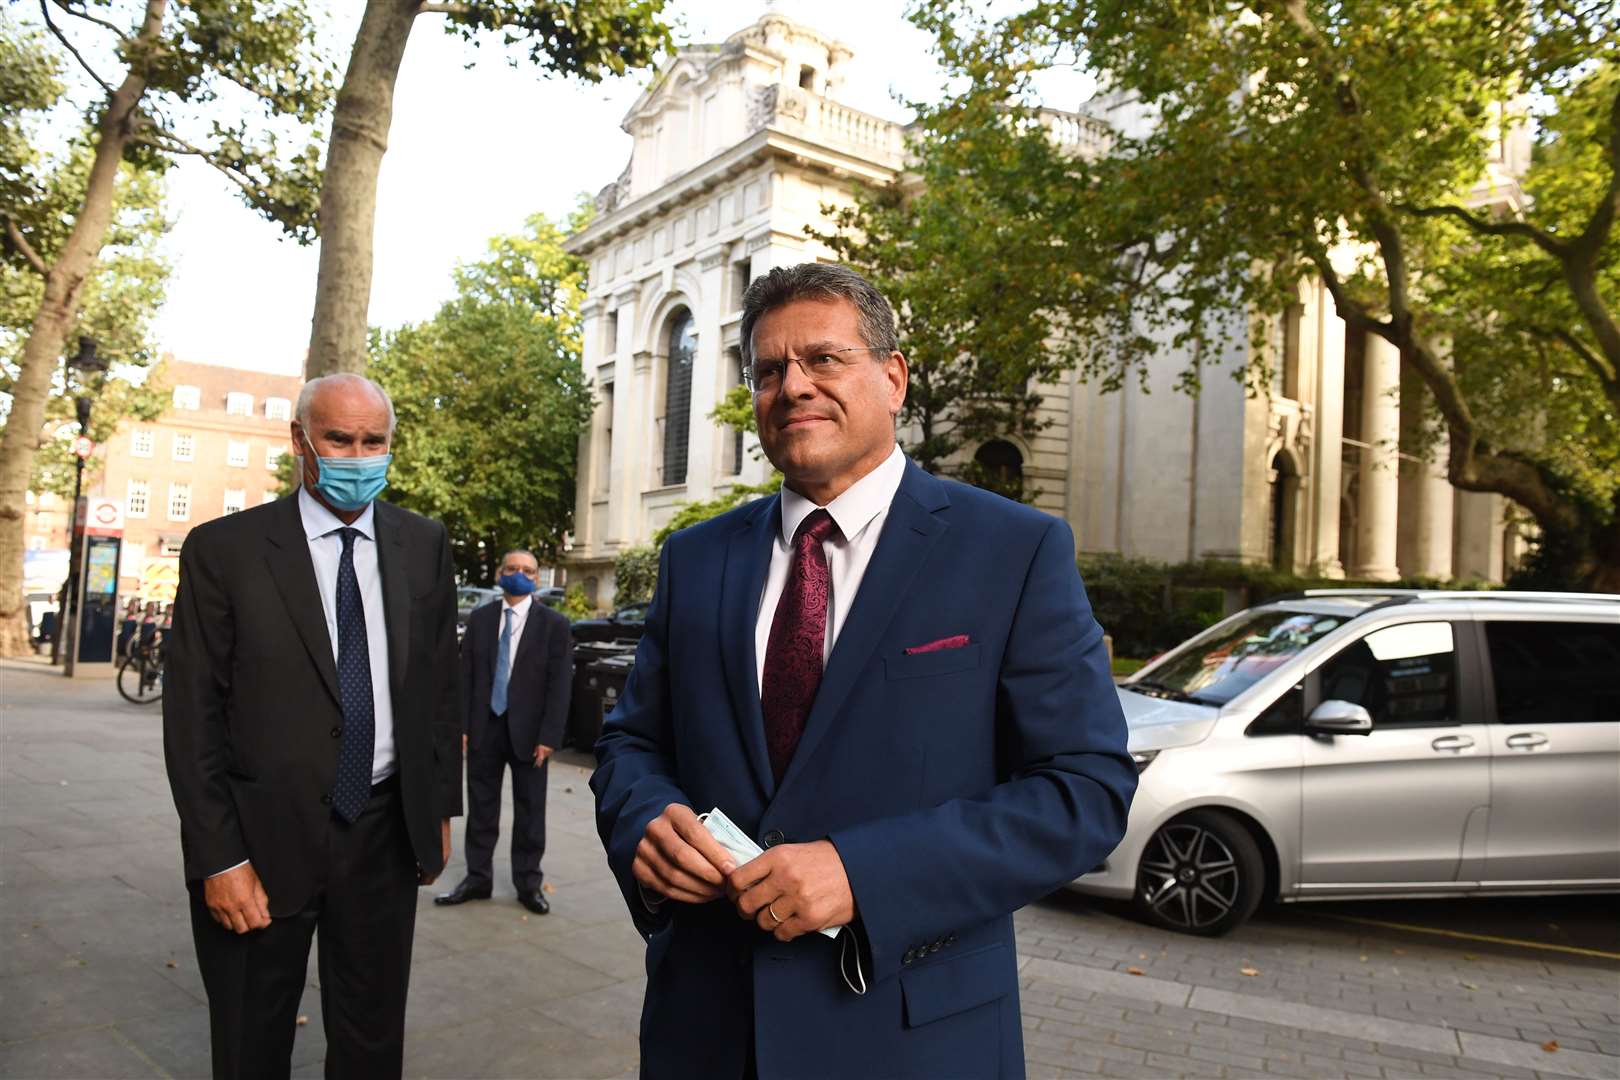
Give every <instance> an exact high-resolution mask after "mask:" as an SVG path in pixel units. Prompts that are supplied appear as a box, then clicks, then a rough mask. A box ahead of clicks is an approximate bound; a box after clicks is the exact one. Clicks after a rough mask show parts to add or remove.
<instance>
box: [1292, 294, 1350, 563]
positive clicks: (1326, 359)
mask: <svg viewBox="0 0 1620 1080" xmlns="http://www.w3.org/2000/svg"><path fill="white" fill-rule="evenodd" d="M1317 295H1318V297H1319V306H1318V311H1319V314H1318V316H1317V318H1316V334H1315V337H1314V339H1312V340H1310V341H1309V342H1308V344H1309V345H1313V346H1314V347H1315V350H1316V438H1315V439H1313V440H1312V445H1311V450H1312V453H1313V455H1314V460H1313V461H1312V463H1311V464H1312V469H1311V472H1312V477H1311V549H1310V553H1309V555H1308V558H1309V559H1310V561H1311V563H1312V564H1314V565H1315V567H1316V569H1317V572H1318V573H1320V574H1321V575H1322V576H1323V577H1330V578H1342V577H1344V567H1343V566H1341V565H1340V564H1339V516H1340V514H1339V511H1340V507H1341V504H1340V497H1341V496H1342V495H1343V492H1344V334H1345V328H1344V320H1343V319H1341V318H1339V313H1338V310H1337V309H1336V308H1335V307H1334V304H1333V297H1332V295H1331V294H1330V293H1329V292H1328V291H1327V289H1326V288H1323V287H1321V286H1318V288H1317ZM1300 359H1301V361H1302V362H1307V361H1308V357H1301V358H1300Z"/></svg>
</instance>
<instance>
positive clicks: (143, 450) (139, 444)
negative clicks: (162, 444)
mask: <svg viewBox="0 0 1620 1080" xmlns="http://www.w3.org/2000/svg"><path fill="white" fill-rule="evenodd" d="M156 442H157V439H156V438H154V437H153V435H152V429H151V428H136V429H135V430H134V431H131V432H130V433H129V456H130V457H151V456H152V445H153V444H154V443H156Z"/></svg>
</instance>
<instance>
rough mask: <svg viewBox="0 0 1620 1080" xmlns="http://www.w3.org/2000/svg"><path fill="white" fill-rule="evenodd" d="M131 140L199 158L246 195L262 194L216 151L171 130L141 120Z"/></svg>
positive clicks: (247, 178) (172, 152)
mask: <svg viewBox="0 0 1620 1080" xmlns="http://www.w3.org/2000/svg"><path fill="white" fill-rule="evenodd" d="M130 139H131V141H133V142H138V143H142V144H144V145H146V146H150V147H153V148H154V149H157V150H162V151H163V152H164V153H166V154H178V155H181V156H184V157H196V158H201V159H202V160H203V161H206V162H207V163H208V164H210V165H212V166H213V167H214V168H215V169H216V170H217V171H218V172H219V173H220V174H221V175H222V176H224V177H225V179H227V180H229V181H230V182H231V183H233V184H235V185H236V186H237V187H239V188H241V189H242V190H243V191H244V192H246V193H247V194H248V195H251V196H254V197H255V198H257V197H259V196H260V195H262V192H261V191H260V189H259V186H258V185H257V184H255V183H254V182H253V181H252V179H251V178H249V177H246V176H244V175H243V174H242V171H241V170H240V169H238V168H236V167H235V166H233V165H231V164H230V162H228V161H226V160H225V159H224V158H222V157H221V156H220V155H219V153H218V152H217V151H214V150H206V149H204V148H202V147H200V146H193V145H191V144H190V143H188V142H186V141H185V140H184V139H182V138H180V136H178V135H176V134H174V133H173V132H172V131H167V130H165V129H163V128H162V127H159V126H158V125H156V124H154V123H152V122H151V121H150V120H145V121H143V124H142V126H141V128H140V129H139V130H137V131H136V132H135V133H134V134H132V135H131V136H130Z"/></svg>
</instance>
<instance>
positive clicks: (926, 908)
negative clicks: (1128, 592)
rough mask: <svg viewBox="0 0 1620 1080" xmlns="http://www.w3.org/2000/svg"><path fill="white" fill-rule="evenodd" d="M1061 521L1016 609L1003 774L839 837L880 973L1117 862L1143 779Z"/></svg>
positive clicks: (1041, 549)
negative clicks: (971, 793)
mask: <svg viewBox="0 0 1620 1080" xmlns="http://www.w3.org/2000/svg"><path fill="white" fill-rule="evenodd" d="M1102 636H1103V634H1102V628H1101V627H1100V626H1098V625H1097V621H1096V619H1095V618H1094V617H1093V616H1092V613H1091V607H1090V605H1089V604H1088V603H1087V601H1086V596H1085V590H1084V588H1083V587H1082V586H1081V583H1080V576H1079V574H1078V573H1077V572H1076V570H1075V565H1074V542H1073V538H1072V534H1071V533H1070V532H1069V529H1068V526H1067V525H1065V524H1064V523H1063V522H1061V521H1057V520H1054V521H1053V522H1052V523H1051V525H1050V526H1049V527H1048V528H1047V530H1046V532H1045V534H1044V535H1043V536H1042V537H1041V539H1040V542H1039V544H1038V546H1037V548H1036V550H1035V554H1034V557H1033V559H1032V560H1031V563H1030V566H1029V569H1028V571H1027V573H1026V576H1025V580H1024V586H1023V589H1022V592H1021V593H1020V595H1019V598H1018V606H1017V609H1016V610H1015V612H1014V614H1013V620H1012V624H1011V628H1010V631H1009V634H1008V640H1007V644H1006V650H1005V653H1004V654H1003V657H1002V662H1001V670H1000V673H999V675H998V685H997V705H996V714H997V715H996V724H997V747H998V750H997V755H998V765H997V773H998V775H999V776H1001V777H1002V778H1003V779H1002V781H1001V782H1000V783H998V784H997V785H996V786H994V787H992V788H990V789H989V790H988V791H986V792H985V793H984V794H982V795H980V796H977V797H972V798H960V799H954V800H951V801H949V802H946V803H943V804H941V805H939V806H936V807H933V808H931V809H928V810H925V811H921V812H917V813H912V814H907V815H903V816H900V817H895V818H887V819H880V820H876V821H869V822H863V823H861V824H858V825H855V826H852V827H850V828H848V829H843V830H839V831H836V832H834V833H833V834H832V835H831V836H830V837H829V839H831V840H832V842H833V844H834V846H835V847H836V848H837V849H838V853H839V856H840V857H841V858H842V859H843V862H844V869H845V871H846V872H847V873H848V875H849V882H850V888H851V890H852V891H853V893H854V896H855V905H856V910H857V912H858V914H859V921H860V924H861V926H862V928H863V929H864V931H865V936H866V940H867V942H868V943H869V946H870V950H871V960H872V973H873V975H874V977H875V978H877V979H883V978H886V977H888V976H891V975H895V974H897V973H898V971H899V970H900V965H901V957H902V955H903V954H904V953H905V951H906V950H907V949H909V948H911V947H912V946H914V945H917V944H919V943H923V942H927V941H929V940H931V939H936V938H938V937H940V936H942V935H944V934H947V933H950V932H953V931H956V930H960V929H963V928H967V927H972V926H976V925H979V924H981V923H983V922H986V921H988V920H990V919H993V918H997V917H1000V916H1004V915H1007V914H1008V913H1010V912H1013V911H1016V910H1017V909H1018V908H1020V907H1022V906H1024V905H1025V904H1027V903H1029V902H1030V901H1032V900H1035V899H1037V898H1039V897H1041V896H1044V895H1046V894H1047V893H1049V892H1051V891H1052V890H1053V889H1056V888H1057V887H1059V886H1060V885H1063V884H1064V883H1066V882H1068V881H1071V880H1073V879H1074V878H1075V877H1077V876H1079V875H1080V874H1081V873H1084V872H1085V871H1086V870H1089V869H1090V868H1091V867H1093V866H1095V865H1096V864H1098V863H1100V862H1101V861H1102V860H1103V859H1104V858H1106V857H1107V855H1108V853H1109V852H1110V851H1112V850H1113V849H1114V847H1115V845H1116V844H1118V843H1119V840H1120V838H1121V837H1122V836H1123V835H1124V832H1125V821H1126V815H1127V813H1128V811H1129V809H1130V803H1131V796H1132V795H1133V794H1134V793H1135V790H1136V768H1135V766H1134V764H1133V763H1132V762H1131V758H1130V755H1129V753H1127V751H1126V748H1125V738H1126V730H1125V718H1124V714H1123V713H1122V711H1121V710H1120V706H1119V698H1118V696H1117V694H1116V693H1115V690H1114V685H1113V679H1112V676H1111V674H1110V671H1109V667H1108V658H1107V653H1106V650H1105V648H1104V645H1103V640H1102Z"/></svg>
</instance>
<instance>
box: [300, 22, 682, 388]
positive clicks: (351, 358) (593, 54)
mask: <svg viewBox="0 0 1620 1080" xmlns="http://www.w3.org/2000/svg"><path fill="white" fill-rule="evenodd" d="M664 2H665V0H461V2H456V3H425V2H422V0H366V10H365V15H364V17H363V18H362V19H361V21H360V29H359V31H358V32H357V33H356V35H355V39H354V46H353V48H352V49H351V50H350V53H349V66H348V70H347V71H346V72H345V74H344V77H343V88H342V89H341V90H340V91H339V92H338V96H337V108H336V111H335V112H334V114H333V118H332V143H331V146H330V147H329V148H328V151H327V158H326V174H325V180H324V185H323V187H322V189H321V203H320V205H321V214H320V216H321V260H320V272H319V277H318V279H317V283H316V286H315V317H314V322H313V326H312V327H311V331H310V339H309V358H308V361H307V363H306V373H307V374H308V375H309V377H311V378H313V377H315V376H317V375H325V374H329V373H331V372H334V371H361V370H363V369H364V367H365V364H366V355H367V352H366V340H367V339H366V332H367V330H366V312H367V309H368V307H369V306H370V302H371V271H372V252H371V237H372V232H373V228H374V225H375V221H376V211H377V177H378V174H379V173H380V172H381V170H382V160H383V154H384V153H385V152H386V151H387V149H388V129H389V127H390V125H391V124H392V123H393V118H394V82H395V80H396V79H397V78H398V76H399V66H400V63H401V62H402V61H403V60H404V58H405V46H406V44H407V43H408V42H409V40H410V35H411V31H412V29H413V28H414V27H415V25H416V20H417V17H418V16H421V15H442V16H444V23H443V26H444V31H445V33H447V34H454V35H458V36H460V37H463V38H465V39H467V40H468V41H470V42H472V43H474V44H475V45H476V44H480V43H481V42H482V41H485V40H488V39H490V38H496V39H498V40H499V41H500V42H501V43H502V44H503V45H506V46H513V45H521V46H524V47H525V48H526V49H527V51H528V57H529V62H530V63H532V64H534V65H535V66H536V67H537V68H538V69H539V70H540V71H541V72H542V73H543V74H545V75H548V76H549V75H564V76H577V77H579V78H582V79H585V80H587V81H590V82H597V81H600V80H601V79H602V78H604V77H605V76H607V75H622V74H624V73H625V72H626V71H628V70H630V69H631V68H638V67H644V66H646V65H648V64H649V63H651V62H652V61H653V60H654V59H655V58H656V57H657V56H658V55H659V54H660V53H661V52H662V51H663V50H664V49H665V47H666V46H668V44H669V41H670V33H669V28H668V26H667V25H665V23H664V22H663V20H662V14H663V9H664ZM513 63H514V65H515V63H516V61H515V60H514V61H513Z"/></svg>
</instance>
